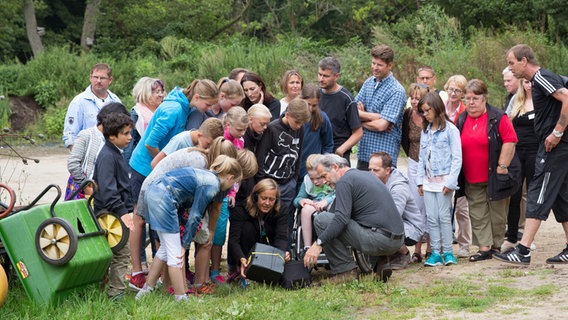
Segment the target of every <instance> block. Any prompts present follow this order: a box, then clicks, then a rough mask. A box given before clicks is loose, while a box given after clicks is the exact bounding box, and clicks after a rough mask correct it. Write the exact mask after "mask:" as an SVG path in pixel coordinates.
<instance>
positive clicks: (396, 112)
mask: <svg viewBox="0 0 568 320" xmlns="http://www.w3.org/2000/svg"><path fill="white" fill-rule="evenodd" d="M371 56H372V64H371V70H372V72H373V76H372V77H370V78H369V79H367V80H366V81H365V83H363V87H361V91H359V94H358V95H357V97H355V100H356V101H357V108H358V109H359V118H360V119H361V124H362V126H363V138H362V139H361V141H360V142H359V151H358V152H357V159H358V162H357V169H360V170H368V168H369V157H370V156H371V153H374V152H378V151H383V152H386V153H388V154H390V155H391V156H392V160H393V165H394V166H396V160H397V157H398V152H399V149H400V140H401V136H402V131H401V125H402V111H403V109H404V104H405V103H406V92H405V91H404V88H403V87H402V85H400V83H399V82H398V81H397V80H396V79H395V78H394V76H393V74H392V72H391V69H392V64H393V60H394V52H393V50H392V49H391V48H390V47H389V46H386V45H379V46H376V47H374V48H373V49H371Z"/></svg>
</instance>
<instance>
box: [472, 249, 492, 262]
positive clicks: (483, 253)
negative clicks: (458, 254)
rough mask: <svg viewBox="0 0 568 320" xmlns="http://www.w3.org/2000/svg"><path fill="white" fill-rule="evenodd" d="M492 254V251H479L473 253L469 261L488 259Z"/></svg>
mask: <svg viewBox="0 0 568 320" xmlns="http://www.w3.org/2000/svg"><path fill="white" fill-rule="evenodd" d="M491 257H492V254H491V251H490V250H488V251H477V253H476V254H474V255H472V256H470V257H469V261H470V262H477V261H483V260H487V259H491Z"/></svg>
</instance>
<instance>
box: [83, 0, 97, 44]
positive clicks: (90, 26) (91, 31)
mask: <svg viewBox="0 0 568 320" xmlns="http://www.w3.org/2000/svg"><path fill="white" fill-rule="evenodd" d="M100 5H101V0H90V1H87V7H86V8H85V16H84V18H83V32H82V33H81V47H82V48H83V50H86V51H88V50H90V49H91V47H92V46H93V44H94V41H95V31H96V29H97V17H98V14H99V7H100Z"/></svg>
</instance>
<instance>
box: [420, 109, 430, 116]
mask: <svg viewBox="0 0 568 320" xmlns="http://www.w3.org/2000/svg"><path fill="white" fill-rule="evenodd" d="M430 110H432V108H428V109H426V108H422V114H423V115H426V114H427V113H429V112H430Z"/></svg>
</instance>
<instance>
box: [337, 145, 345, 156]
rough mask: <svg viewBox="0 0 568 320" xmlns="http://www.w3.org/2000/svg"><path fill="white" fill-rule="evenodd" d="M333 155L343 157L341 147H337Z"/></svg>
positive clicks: (343, 150)
mask: <svg viewBox="0 0 568 320" xmlns="http://www.w3.org/2000/svg"><path fill="white" fill-rule="evenodd" d="M335 154H336V155H338V156H340V157H343V155H344V154H345V149H344V148H343V146H339V147H338V148H337V149H335Z"/></svg>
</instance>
